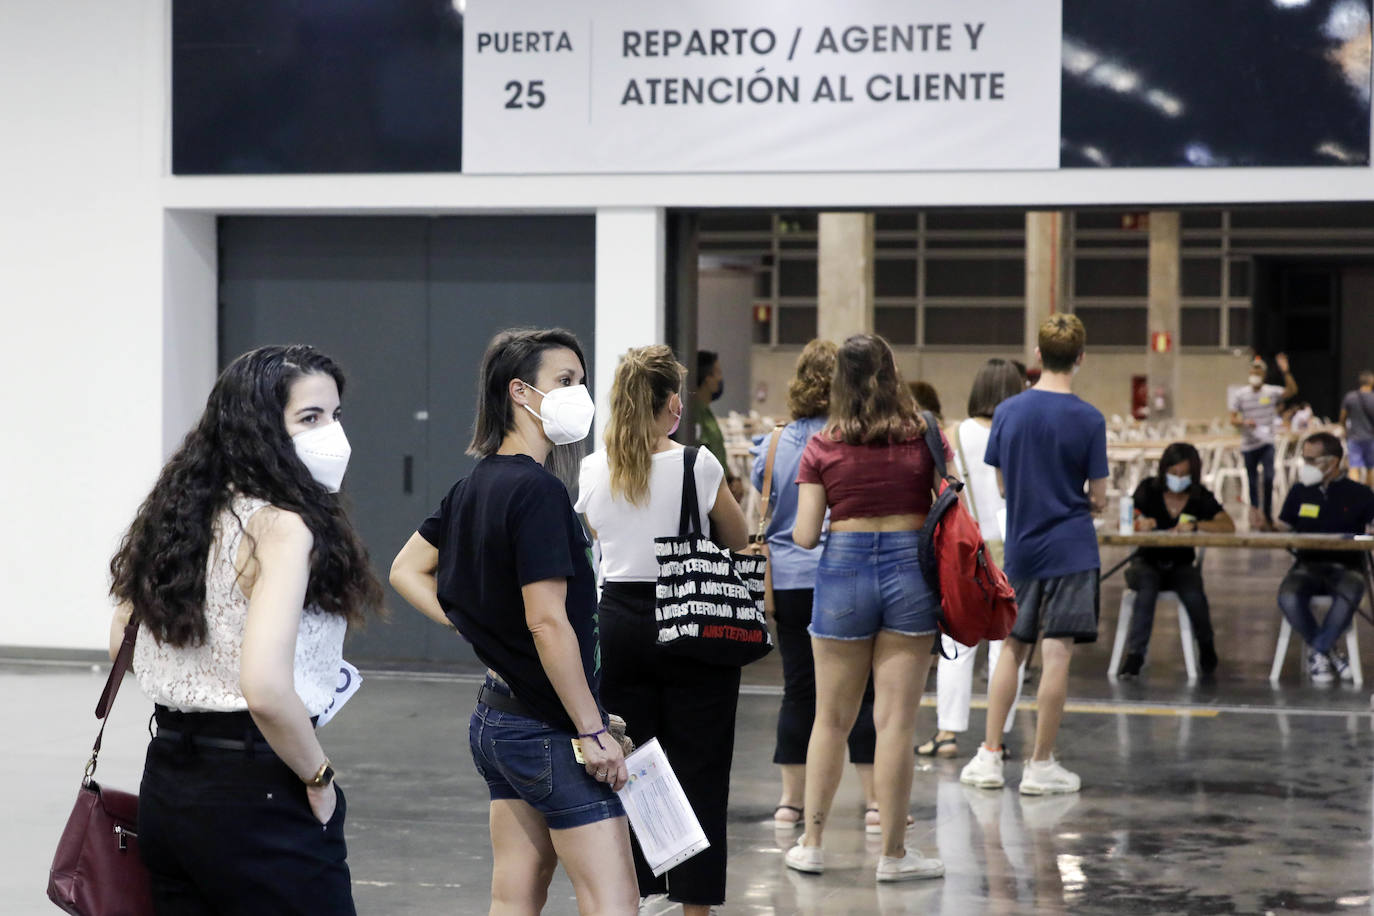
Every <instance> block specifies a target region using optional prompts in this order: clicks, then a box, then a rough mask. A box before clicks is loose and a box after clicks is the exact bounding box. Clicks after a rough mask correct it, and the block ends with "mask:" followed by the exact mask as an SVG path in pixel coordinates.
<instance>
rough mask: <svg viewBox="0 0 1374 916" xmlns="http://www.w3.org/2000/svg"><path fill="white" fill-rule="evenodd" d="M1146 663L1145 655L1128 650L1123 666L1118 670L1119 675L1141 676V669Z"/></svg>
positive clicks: (1122, 662) (1117, 674)
mask: <svg viewBox="0 0 1374 916" xmlns="http://www.w3.org/2000/svg"><path fill="white" fill-rule="evenodd" d="M1144 665H1145V656H1143V655H1141V654H1140V653H1138V652H1127V653H1126V657H1125V658H1123V659H1122V660H1121V667H1120V668H1119V669H1118V670H1117V672H1116V676H1117V677H1139V676H1140V669H1141V668H1142V667H1144Z"/></svg>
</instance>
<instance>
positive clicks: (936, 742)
mask: <svg viewBox="0 0 1374 916" xmlns="http://www.w3.org/2000/svg"><path fill="white" fill-rule="evenodd" d="M956 741H957V739H955V738H938V739H937V738H936V737H935V736H934V735H932V736H931V738H930V740H929V741H927V742H926V743H925V744H922V745H921V746H919V747H917V748H916V754H917V756H919V757H957V756H959V746H958V744H957V743H956Z"/></svg>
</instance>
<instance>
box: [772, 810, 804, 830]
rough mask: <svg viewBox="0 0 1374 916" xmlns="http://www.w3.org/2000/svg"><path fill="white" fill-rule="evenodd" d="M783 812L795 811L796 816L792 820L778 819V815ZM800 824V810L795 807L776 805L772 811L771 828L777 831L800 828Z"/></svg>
mask: <svg viewBox="0 0 1374 916" xmlns="http://www.w3.org/2000/svg"><path fill="white" fill-rule="evenodd" d="M783 811H795V812H796V813H797V816H796V817H794V818H787V817H778V814H779V813H780V812H783ZM801 822H802V809H800V808H798V807H797V806H796V805H778V806H777V807H776V808H774V809H773V826H774V827H776V828H777V829H779V830H791V829H792V828H794V827H800V826H801Z"/></svg>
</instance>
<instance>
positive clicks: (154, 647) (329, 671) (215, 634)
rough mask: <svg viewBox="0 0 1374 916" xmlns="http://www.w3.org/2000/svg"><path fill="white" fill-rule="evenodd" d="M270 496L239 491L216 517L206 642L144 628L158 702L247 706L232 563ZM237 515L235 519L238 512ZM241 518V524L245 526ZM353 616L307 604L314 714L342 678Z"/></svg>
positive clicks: (242, 611)
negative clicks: (160, 635) (185, 642)
mask: <svg viewBox="0 0 1374 916" xmlns="http://www.w3.org/2000/svg"><path fill="white" fill-rule="evenodd" d="M266 505H268V503H267V502H266V501H265V500H261V499H252V498H249V497H246V496H240V495H235V496H234V497H233V499H232V500H231V502H230V505H229V506H228V507H226V508H225V509H224V510H222V511H221V512H220V514H219V517H218V518H217V519H216V520H215V528H214V531H215V535H214V540H212V541H211V542H210V553H209V556H208V557H207V558H206V569H205V626H206V633H205V641H204V642H203V643H201V644H200V645H198V646H184V647H182V648H176V647H175V646H171V645H159V644H158V642H157V640H155V639H154V638H153V634H152V632H151V631H149V629H148V628H147V626H140V627H139V628H138V642H137V643H136V644H135V646H134V674H135V675H136V676H137V677H138V685H139V687H141V688H143V692H144V693H145V694H147V695H148V697H149V698H150V699H152V701H153V702H155V703H160V704H162V705H163V706H168V707H171V708H172V709H176V710H180V711H182V712H238V711H241V710H246V709H247V708H248V701H247V700H245V699H244V698H243V690H242V689H241V688H240V687H239V671H240V667H241V666H240V661H241V658H242V653H243V627H244V624H245V622H246V621H247V620H248V598H247V597H246V596H245V595H244V594H243V591H242V590H241V589H240V588H239V585H238V574H237V571H236V569H235V567H234V563H235V559H236V558H237V557H238V553H239V543H240V542H241V541H242V540H243V528H244V527H246V526H247V525H248V520H249V519H250V518H252V517H253V514H254V513H256V512H257V511H258V510H259V509H261V508H263V507H264V506H266ZM235 516H237V519H236V518H235ZM240 523H242V525H241V524H240ZM347 629H348V621H346V620H345V619H344V618H343V617H342V616H341V615H339V614H328V613H325V612H324V611H322V610H320V609H319V608H315V607H308V608H306V609H305V610H304V612H303V613H302V614H301V625H300V630H299V631H298V632H297V634H296V665H295V682H296V694H297V695H298V696H299V697H300V698H301V702H302V703H304V704H305V708H306V710H307V711H308V712H309V713H310V715H312V716H317V715H319V714H320V713H322V712H324V711H325V709H327V708H328V707H329V704H330V702H331V701H332V700H333V698H334V688H335V686H336V685H337V684H338V681H339V664H340V662H341V661H342V660H343V641H344V634H345V632H346V631H347Z"/></svg>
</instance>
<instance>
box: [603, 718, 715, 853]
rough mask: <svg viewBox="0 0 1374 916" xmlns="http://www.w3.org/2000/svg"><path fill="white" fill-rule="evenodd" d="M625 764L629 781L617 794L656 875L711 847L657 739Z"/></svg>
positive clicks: (639, 750)
mask: <svg viewBox="0 0 1374 916" xmlns="http://www.w3.org/2000/svg"><path fill="white" fill-rule="evenodd" d="M625 765H626V767H627V768H628V769H629V771H630V781H629V782H627V783H625V787H624V788H622V789H621V790H620V791H619V793H617V794H618V795H619V796H620V802H621V804H623V805H624V806H625V813H626V814H628V815H629V817H630V828H631V829H633V830H634V832H635V838H636V839H638V840H639V848H640V850H641V851H642V852H643V853H644V860H645V862H647V863H648V865H649V868H651V869H652V870H653V873H654V875H655V877H657V876H658V875H661V874H663V873H664V872H665V871H667V870H668V869H670V868H672V867H673V866H674V865H678V864H680V863H682V862H685V861H687V860H688V859H690V858H691V857H692V856H694V855H696V854H697V853H699V852H701V851H702V850H703V849H705V848H706V847H707V846H710V845H711V844H710V843H709V842H707V840H706V834H705V832H703V831H702V829H701V822H700V821H698V820H697V816H696V813H695V812H694V811H693V810H692V806H691V804H690V803H689V802H688V801H687V795H686V793H685V792H683V791H682V784H681V783H679V782H678V781H677V775H676V774H675V773H673V768H672V766H671V765H670V764H669V763H668V757H667V755H666V754H664V753H663V748H661V747H659V745H658V739H657V738H650V739H649V740H648V741H647V742H646V743H645V744H644V745H643V746H642V747H639V748H637V749H635V751H634V753H632V754H630V756H629V757H626V758H625Z"/></svg>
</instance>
